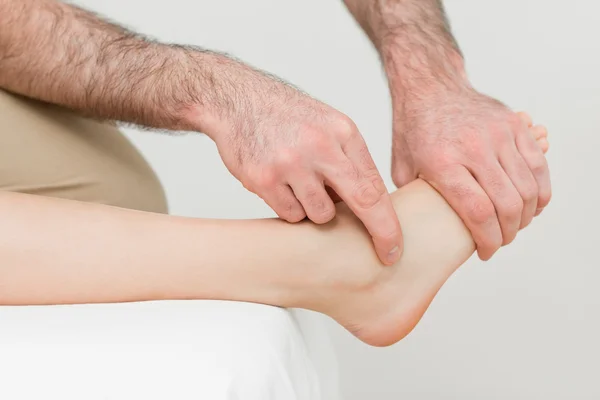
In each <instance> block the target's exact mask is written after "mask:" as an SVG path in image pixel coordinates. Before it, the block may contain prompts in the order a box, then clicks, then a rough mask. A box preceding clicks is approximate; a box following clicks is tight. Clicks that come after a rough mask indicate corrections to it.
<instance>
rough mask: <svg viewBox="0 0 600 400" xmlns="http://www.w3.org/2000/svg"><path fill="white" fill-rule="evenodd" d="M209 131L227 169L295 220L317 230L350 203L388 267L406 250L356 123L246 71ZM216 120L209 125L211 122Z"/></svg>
mask: <svg viewBox="0 0 600 400" xmlns="http://www.w3.org/2000/svg"><path fill="white" fill-rule="evenodd" d="M245 73H246V75H247V76H244V77H240V79H239V82H240V83H239V87H237V88H230V89H233V90H236V93H237V94H236V96H233V97H231V99H230V100H228V101H227V102H224V104H225V106H226V107H227V111H226V112H221V113H220V114H219V116H218V117H216V118H213V119H212V122H211V123H210V124H209V125H210V126H209V127H208V128H209V129H208V130H209V131H211V132H213V133H208V134H209V136H211V137H212V138H213V140H214V141H215V143H216V144H217V147H218V149H219V153H220V155H221V157H222V159H223V161H224V162H225V165H226V166H227V168H228V169H229V171H230V172H231V173H232V174H233V175H234V176H235V177H236V178H237V179H238V180H239V181H240V182H242V184H243V185H244V187H245V188H247V189H248V190H250V191H251V192H253V193H255V194H257V195H258V196H260V197H261V198H262V199H263V200H264V201H265V202H266V203H267V204H268V205H269V206H270V207H271V208H272V209H273V210H274V211H275V212H276V213H277V215H278V216H279V217H280V218H282V219H284V220H286V221H289V222H298V221H301V220H303V219H304V218H306V217H308V218H309V219H310V220H312V221H313V222H315V223H317V224H323V223H326V222H328V221H330V220H331V219H332V218H333V217H334V216H335V207H334V201H336V200H340V199H341V200H342V201H344V202H345V203H346V204H347V205H348V206H349V207H350V209H351V210H352V211H353V212H354V213H355V214H356V216H357V217H358V218H359V219H360V220H361V221H362V222H363V224H364V226H365V227H366V229H367V230H368V232H369V233H370V235H371V236H372V238H373V242H374V245H375V249H376V251H377V254H378V256H379V258H380V260H381V261H382V263H384V264H388V265H389V264H392V263H394V262H395V261H396V260H397V259H398V258H399V256H400V253H401V251H402V234H401V230H400V224H399V222H398V217H397V216H396V213H395V211H394V208H393V206H392V202H391V199H390V196H389V194H388V192H387V190H386V187H385V185H384V182H383V180H382V178H381V175H380V174H379V171H378V170H377V167H376V166H375V163H374V162H373V159H372V158H371V155H370V153H369V150H368V149H367V146H366V144H365V141H364V139H363V137H362V135H361V134H360V132H359V131H358V128H357V127H356V125H355V124H354V122H353V121H352V120H351V119H350V118H349V117H347V116H346V115H344V114H342V113H341V112H339V111H337V110H335V109H333V108H331V107H329V106H327V105H326V104H324V103H322V102H319V101H317V100H315V99H313V98H311V97H309V96H307V95H306V94H304V93H302V92H301V91H299V90H297V89H295V88H293V87H291V86H290V85H287V84H285V83H283V82H281V81H279V80H277V79H275V78H273V77H270V76H268V75H266V74H262V73H260V72H257V71H253V70H248V71H246V72H245ZM209 121H210V120H209Z"/></svg>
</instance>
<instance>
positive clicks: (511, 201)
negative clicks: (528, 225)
mask: <svg viewBox="0 0 600 400" xmlns="http://www.w3.org/2000/svg"><path fill="white" fill-rule="evenodd" d="M498 208H499V210H498V211H499V212H500V214H503V215H504V216H505V217H507V218H510V219H511V220H512V219H515V218H519V217H520V216H521V213H522V212H523V199H521V198H520V197H517V196H515V197H514V198H507V199H505V200H503V201H501V202H500V203H499V204H498Z"/></svg>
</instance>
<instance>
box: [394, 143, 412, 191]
mask: <svg viewBox="0 0 600 400" xmlns="http://www.w3.org/2000/svg"><path fill="white" fill-rule="evenodd" d="M415 179H417V171H416V168H415V166H414V163H413V160H412V157H411V155H410V154H409V153H408V152H406V151H403V150H400V149H394V156H393V158H392V180H393V181H394V185H396V187H398V188H400V187H402V186H404V185H406V184H408V183H410V182H412V181H414V180H415Z"/></svg>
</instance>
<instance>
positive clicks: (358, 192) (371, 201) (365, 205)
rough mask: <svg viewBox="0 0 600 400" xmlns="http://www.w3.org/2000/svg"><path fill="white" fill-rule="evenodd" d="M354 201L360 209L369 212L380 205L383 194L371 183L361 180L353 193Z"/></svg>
mask: <svg viewBox="0 0 600 400" xmlns="http://www.w3.org/2000/svg"><path fill="white" fill-rule="evenodd" d="M352 199H353V200H354V202H355V203H356V205H357V206H358V207H359V208H361V209H364V210H369V209H371V208H373V207H375V205H377V204H378V203H379V200H380V199H381V193H379V191H378V190H377V189H376V188H375V187H374V186H373V184H372V183H371V182H370V181H368V180H361V181H360V182H358V183H357V184H356V185H355V187H354V189H353V191H352Z"/></svg>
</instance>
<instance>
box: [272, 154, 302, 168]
mask: <svg viewBox="0 0 600 400" xmlns="http://www.w3.org/2000/svg"><path fill="white" fill-rule="evenodd" d="M299 162H300V154H299V153H298V151H297V150H295V149H282V150H279V151H278V152H277V155H276V156H275V163H274V164H275V165H276V166H277V168H278V169H282V170H289V169H291V168H295V167H296V166H297V165H298V163H299Z"/></svg>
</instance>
